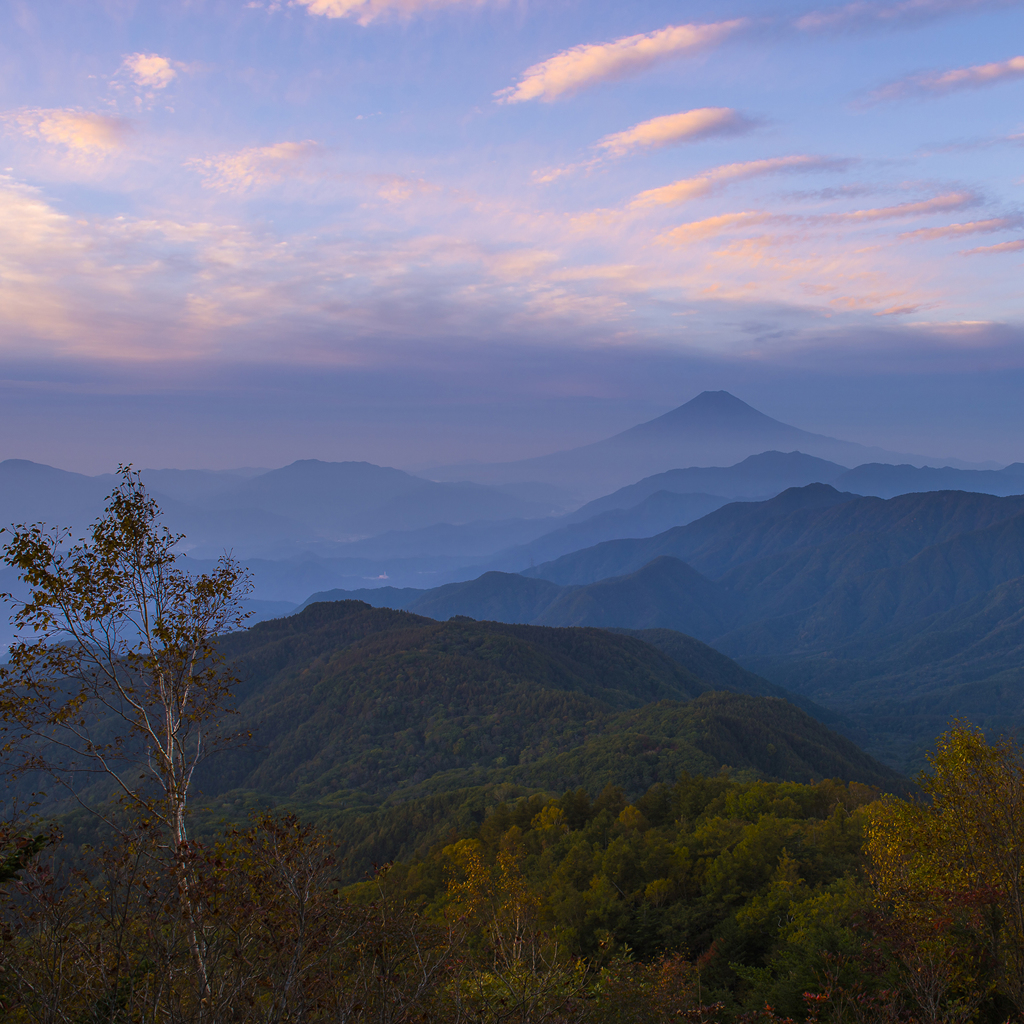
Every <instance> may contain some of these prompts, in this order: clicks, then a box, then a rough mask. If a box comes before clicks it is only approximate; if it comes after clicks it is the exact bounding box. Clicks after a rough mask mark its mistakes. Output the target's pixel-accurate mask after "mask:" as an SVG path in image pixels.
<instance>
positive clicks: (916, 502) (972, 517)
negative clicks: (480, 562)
mask: <svg viewBox="0 0 1024 1024" xmlns="http://www.w3.org/2000/svg"><path fill="white" fill-rule="evenodd" d="M1022 512H1024V496H1014V497H1006V498H997V497H993V496H990V495H986V494H969V493H964V492H960V491H939V492H929V493H924V494H905V495H901V496H899V497H896V498H891V499H888V500H884V499H881V498H863V497H859V496H857V495H853V494H848V493H847V494H843V493H840V492H839V491H836V490H835V489H834V488H833V487H830V486H828V485H825V484H810V485H808V486H807V487H800V488H792V489H791V490H788V491H784V492H783V493H782V494H780V495H778V496H776V497H775V498H772V499H771V500H770V501H764V502H756V503H754V502H752V503H742V502H736V503H734V504H731V505H726V506H724V507H723V508H720V509H719V510H718V511H717V512H712V513H711V514H710V515H707V516H705V517H704V518H703V519H699V520H697V521H696V522H694V523H690V524H689V525H688V526H681V527H677V528H676V529H673V530H667V531H666V532H665V533H662V534H658V535H657V536H655V537H649V538H646V539H642V540H618V541H609V542H607V543H605V544H598V545H596V546H595V547H593V548H588V549H585V550H583V551H577V552H574V553H573V554H570V555H565V556H563V557H562V558H558V559H555V560H554V561H552V562H550V563H547V564H544V565H539V566H537V567H536V568H534V569H529V570H525V571H524V573H523V575H525V576H532V577H536V578H540V579H548V580H551V581H552V582H554V583H561V584H562V585H569V584H575V585H579V584H584V583H592V582H594V581H596V580H600V579H604V578H606V577H608V576H613V575H624V574H626V573H630V572H635V571H636V570H637V569H638V568H641V567H642V566H644V565H646V564H647V562H649V561H650V560H651V559H653V558H657V557H658V556H660V555H671V556H672V557H674V558H679V559H682V560H683V561H685V562H688V563H689V564H690V565H692V566H693V567H694V568H695V569H697V570H698V571H700V572H701V573H703V574H704V575H705V576H709V577H710V578H711V579H723V581H724V577H725V574H726V573H727V572H729V571H730V570H732V569H735V570H736V572H737V574H738V575H737V576H736V577H735V578H733V577H730V578H729V580H728V581H727V582H728V585H729V586H731V587H733V588H734V589H742V590H744V591H746V592H749V591H751V590H753V589H754V588H755V587H756V586H757V585H758V583H759V581H760V580H761V577H764V578H765V579H767V578H769V577H770V578H771V581H772V582H771V583H770V584H768V586H770V587H771V588H774V590H775V591H776V592H781V591H782V590H783V589H784V588H783V586H782V582H781V581H782V580H783V579H787V580H791V579H792V578H793V577H796V576H798V575H800V574H802V573H805V572H815V573H821V572H824V573H825V574H826V578H827V580H828V581H830V582H834V581H835V580H837V579H838V575H837V574H838V573H840V572H843V573H847V574H849V573H852V572H854V573H855V572H866V571H868V569H871V568H881V567H883V566H885V565H891V564H898V563H899V562H902V561H906V560H908V559H910V558H912V557H913V556H914V555H916V554H918V553H919V552H920V551H922V550H923V549H924V548H925V547H928V546H930V545H932V544H936V543H941V542H943V541H945V540H948V539H951V538H952V537H955V536H958V535H959V534H962V533H968V532H970V531H972V530H977V529H984V528H985V527H987V526H990V525H993V524H995V523H999V522H1005V521H1006V520H1009V519H1012V518H1013V517H1014V516H1016V515H1019V514H1020V513H1022ZM769 558H774V559H775V561H768V559H769ZM822 558H827V559H828V567H823V566H821V565H820V564H819V563H820V560H821V559H822ZM782 564H786V565H788V569H786V570H785V572H780V566H781V565H782ZM740 566H744V568H742V569H741V568H740ZM751 574H752V575H751ZM741 578H746V582H744V583H742V584H741V583H740V582H739V581H740V579H741Z"/></svg>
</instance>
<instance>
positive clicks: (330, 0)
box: [295, 0, 484, 25]
mask: <svg viewBox="0 0 1024 1024" xmlns="http://www.w3.org/2000/svg"><path fill="white" fill-rule="evenodd" d="M295 2H296V3H297V4H298V5H300V6H302V7H305V8H306V10H307V11H309V13H310V14H315V15H319V16H321V17H324V18H351V19H352V20H353V21H355V22H357V23H358V24H360V25H369V24H370V22H371V21H375V20H376V19H377V18H382V17H386V16H396V15H397V16H398V17H406V18H409V17H412V16H413V15H416V14H419V13H420V12H422V11H427V10H431V9H434V10H436V9H440V8H445V7H469V6H479V5H480V4H481V3H483V2H484V0H295Z"/></svg>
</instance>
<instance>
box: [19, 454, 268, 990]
mask: <svg viewBox="0 0 1024 1024" xmlns="http://www.w3.org/2000/svg"><path fill="white" fill-rule="evenodd" d="M119 472H120V477H121V480H120V483H119V485H118V486H117V487H116V488H115V489H114V490H113V492H112V493H111V494H110V496H109V499H108V503H107V506H106V509H105V512H104V515H103V516H102V517H101V518H100V519H98V520H97V521H96V523H95V524H94V525H93V527H92V530H91V538H90V539H89V540H80V541H77V542H76V541H75V540H74V539H73V537H72V534H71V531H70V530H61V529H57V528H52V529H48V528H46V527H45V526H42V525H39V524H36V525H32V526H19V527H15V528H14V529H13V530H12V531H3V532H9V534H10V539H9V540H8V542H7V544H6V545H5V547H4V549H3V561H4V562H5V563H6V564H7V565H8V566H11V567H12V568H14V569H15V570H16V571H17V572H18V576H19V579H21V580H22V581H23V583H24V584H26V585H27V587H28V589H29V598H28V600H25V601H18V600H15V599H14V598H13V597H12V596H11V595H9V594H5V595H3V596H4V598H5V599H6V600H7V602H8V603H10V604H13V606H14V608H15V614H14V616H13V621H14V624H15V626H16V628H17V629H18V632H19V639H18V640H17V641H16V642H15V643H14V644H13V645H12V646H11V648H10V660H9V662H8V664H7V665H6V666H3V667H0V742H2V752H3V755H4V759H5V766H6V768H7V770H8V772H9V773H10V774H12V775H14V776H15V777H20V776H26V775H28V776H31V775H32V773H43V774H45V775H47V776H49V777H50V778H51V779H52V780H54V781H55V782H56V783H57V784H58V786H59V787H61V788H62V789H63V791H64V792H65V793H66V794H67V795H68V796H69V797H71V798H73V799H74V800H76V801H78V802H79V803H80V804H82V805H84V806H88V807H89V808H90V809H91V810H93V811H95V812H96V813H97V814H100V815H101V816H102V817H103V818H104V819H105V820H106V821H107V822H108V823H110V824H112V825H114V826H115V827H117V828H119V829H121V830H122V831H123V830H125V828H126V821H127V822H136V823H139V824H140V825H142V826H144V827H145V830H146V832H147V835H149V836H152V835H157V836H159V837H160V838H159V841H158V843H157V846H156V848H157V849H159V850H160V851H162V854H163V855H164V856H165V858H167V859H168V860H169V861H170V862H171V863H173V865H174V872H175V873H176V876H177V882H178V889H179V892H180V899H181V907H182V909H183V910H184V911H185V913H186V917H189V918H192V919H193V920H192V921H191V925H190V936H191V944H192V950H193V956H194V959H195V963H196V966H197V968H198V969H199V972H200V974H201V976H202V978H203V984H204V985H205V967H204V956H203V951H202V948H201V947H202V942H201V934H200V929H199V928H198V925H197V923H196V922H195V920H194V915H195V908H196V905H195V901H194V900H193V898H192V895H191V893H192V889H193V884H192V881H191V877H190V869H189V863H190V856H189V854H188V850H187V847H188V825H187V811H188V802H189V796H190V792H191V788H192V781H193V778H194V775H195V772H196V769H197V767H198V766H199V765H200V764H201V763H202V762H203V761H204V760H205V759H206V758H207V757H209V756H210V754H211V753H213V752H214V751H215V750H216V749H217V747H218V746H220V745H221V744H222V743H223V742H224V741H225V740H227V739H229V738H230V737H229V736H228V735H227V734H226V733H225V730H224V721H225V716H226V714H227V713H228V710H229V706H228V698H229V695H230V686H231V684H232V682H233V680H232V678H231V676H230V674H229V673H228V672H226V671H225V668H224V665H223V663H222V662H221V660H220V659H219V658H218V656H217V651H216V638H217V637H218V636H219V635H220V634H222V633H225V632H227V631H229V630H232V629H236V628H238V627H240V626H241V625H242V623H243V621H244V619H245V614H244V612H243V609H242V600H243V598H244V597H245V596H246V594H247V593H248V592H249V590H250V589H251V585H250V582H249V578H248V575H247V573H246V571H245V570H244V569H243V568H242V567H241V566H240V565H239V564H238V563H237V562H236V561H235V560H234V559H232V558H230V557H227V556H225V557H224V558H222V559H221V560H220V562H219V563H218V566H217V568H216V570H215V571H214V572H213V573H212V574H210V575H200V576H193V575H190V574H189V573H187V572H184V571H183V570H182V569H181V568H179V567H178V565H177V564H176V562H177V557H178V556H177V555H176V553H175V550H174V549H175V547H176V545H177V544H178V543H179V542H180V540H181V539H182V537H181V535H178V534H173V533H171V532H170V531H169V530H168V529H167V528H166V527H164V526H162V524H161V523H160V515H161V513H160V509H159V508H158V506H157V504H156V502H155V501H154V500H153V499H152V498H151V497H150V496H149V495H148V494H147V493H146V489H145V487H144V486H143V484H142V480H141V478H140V475H139V474H138V473H135V472H133V471H132V469H131V467H130V466H122V467H121V469H120V471H119ZM112 800H113V802H114V804H115V805H119V806H120V812H119V813H117V814H111V813H110V808H111V804H112Z"/></svg>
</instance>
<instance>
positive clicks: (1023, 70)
mask: <svg viewBox="0 0 1024 1024" xmlns="http://www.w3.org/2000/svg"><path fill="white" fill-rule="evenodd" d="M1014 78H1024V56H1020V57H1011V58H1010V59H1009V60H1002V61H996V62H994V63H992V64H975V65H974V66H973V67H969V68H954V69H953V70H952V71H932V72H929V73H927V74H923V75H910V76H908V77H907V78H901V79H900V80H899V81H896V82H890V83H889V85H885V86H883V87H882V88H881V89H876V90H875V91H874V92H873V93H871V97H870V98H871V99H872V100H875V101H881V100H895V99H901V98H902V97H904V96H929V95H931V96H934V95H942V94H944V93H948V92H956V91H957V90H959V89H978V88H981V87H982V86H985V85H997V84H998V83H999V82H1005V81H1009V80H1012V79H1014Z"/></svg>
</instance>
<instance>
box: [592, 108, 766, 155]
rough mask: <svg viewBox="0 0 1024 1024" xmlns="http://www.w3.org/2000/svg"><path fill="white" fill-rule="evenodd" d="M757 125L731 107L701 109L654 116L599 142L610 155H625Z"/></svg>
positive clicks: (747, 129) (729, 132)
mask: <svg viewBox="0 0 1024 1024" xmlns="http://www.w3.org/2000/svg"><path fill="white" fill-rule="evenodd" d="M756 123H757V122H755V121H753V120H751V119H750V118H748V117H744V115H743V114H740V113H739V112H738V111H735V110H731V109H730V108H729V107H699V108H698V109H696V110H686V111H683V112H682V113H680V114H666V115H665V116H664V117H652V118H651V119H650V120H649V121H641V122H640V124H636V125H633V127H632V128H627V129H626V130H625V131H622V132H615V133H614V134H613V135H606V136H605V137H604V138H603V139H601V140H600V141H599V142H598V143H597V148H598V149H603V150H604V151H605V153H607V154H608V155H609V156H613V157H616V156H623V155H624V154H626V153H628V152H629V151H630V150H632V149H640V148H645V149H649V148H656V147H660V146H669V145H672V144H673V143H676V142H689V141H691V140H696V139H706V138H709V137H711V136H714V135H739V134H740V133H742V132H746V131H750V130H751V129H752V128H754V127H755V126H756Z"/></svg>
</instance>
